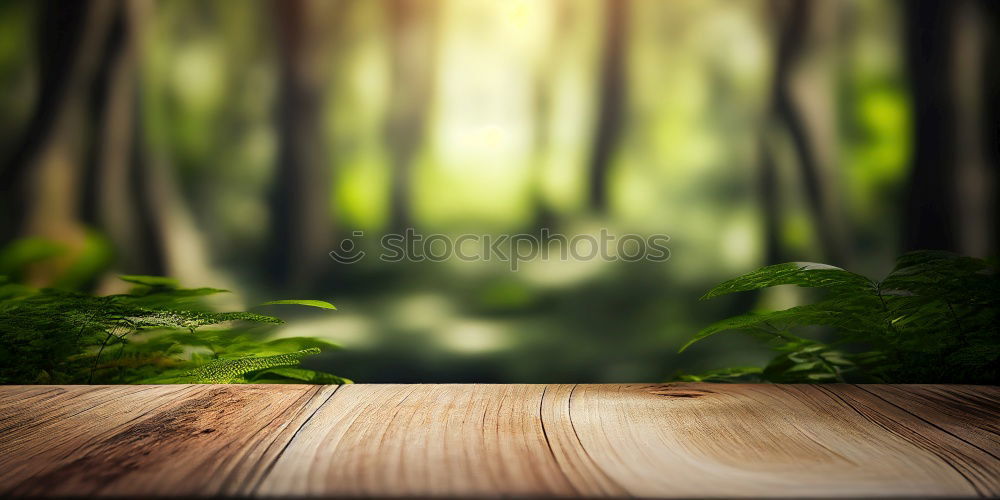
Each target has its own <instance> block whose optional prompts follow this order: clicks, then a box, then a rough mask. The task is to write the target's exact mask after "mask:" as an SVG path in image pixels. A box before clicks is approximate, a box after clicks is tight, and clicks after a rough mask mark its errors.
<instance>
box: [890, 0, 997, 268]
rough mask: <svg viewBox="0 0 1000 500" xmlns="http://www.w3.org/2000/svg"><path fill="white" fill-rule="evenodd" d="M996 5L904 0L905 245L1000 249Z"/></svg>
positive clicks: (981, 251)
mask: <svg viewBox="0 0 1000 500" xmlns="http://www.w3.org/2000/svg"><path fill="white" fill-rule="evenodd" d="M991 3H992V2H975V1H972V0H957V1H952V2H935V1H926V0H912V1H907V2H904V3H903V9H904V13H905V24H906V26H905V27H906V30H905V36H906V48H907V63H908V70H909V76H910V78H909V80H910V82H911V85H912V87H911V88H912V90H911V92H912V99H913V110H914V111H913V115H914V116H913V119H914V128H913V148H914V149H913V164H912V167H911V170H910V180H909V186H908V190H907V194H906V199H905V205H904V210H905V212H904V214H903V220H904V227H903V242H902V246H903V248H904V250H916V249H940V250H951V251H955V252H959V253H964V254H971V255H987V254H989V253H990V252H991V251H995V232H994V230H995V228H996V221H995V215H994V213H993V212H994V211H995V209H996V201H995V195H996V188H995V186H996V180H995V175H996V148H997V135H996V130H997V125H996V120H995V117H996V115H995V114H993V115H992V116H991V115H990V113H995V106H996V99H997V98H996V93H997V87H996V78H997V77H996V68H995V67H996V64H995V60H993V59H991V57H993V58H995V52H989V51H988V45H987V44H988V43H994V44H995V43H996V42H995V36H996V35H995V30H996V25H995V24H991V23H990V22H989V21H990V20H992V21H994V22H995V20H996V19H995V12H996V7H994V6H992V5H991ZM991 13H992V14H993V16H994V17H993V18H992V19H991V17H990V16H991ZM991 37H992V39H993V41H992V42H990V40H991ZM994 47H995V45H994ZM991 104H992V106H994V108H993V109H992V110H991V107H990V106H991Z"/></svg>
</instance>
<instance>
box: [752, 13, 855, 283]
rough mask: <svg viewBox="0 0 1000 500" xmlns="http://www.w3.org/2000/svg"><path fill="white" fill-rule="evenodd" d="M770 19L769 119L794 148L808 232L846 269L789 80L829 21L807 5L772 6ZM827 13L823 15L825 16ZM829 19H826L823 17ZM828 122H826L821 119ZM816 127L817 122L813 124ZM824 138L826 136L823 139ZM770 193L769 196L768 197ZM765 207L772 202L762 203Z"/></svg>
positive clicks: (810, 134) (811, 139)
mask: <svg viewBox="0 0 1000 500" xmlns="http://www.w3.org/2000/svg"><path fill="white" fill-rule="evenodd" d="M773 5H774V7H775V9H774V10H775V13H776V17H777V18H778V19H780V20H781V21H780V26H781V28H780V31H779V36H778V42H777V47H776V52H777V55H776V57H775V63H774V81H773V87H772V92H773V93H772V97H771V105H772V108H773V113H774V115H775V117H776V118H777V119H778V120H779V121H780V122H781V124H782V125H784V128H785V129H786V130H787V132H788V134H789V136H790V138H791V140H792V145H793V147H794V149H795V155H796V160H797V161H796V163H797V165H798V168H799V172H800V175H801V178H802V183H803V188H804V190H805V200H806V204H807V205H808V207H809V211H810V213H811V215H812V218H813V222H814V223H813V228H814V230H815V232H816V234H817V236H818V238H819V243H820V248H821V250H822V252H823V254H824V258H825V259H826V260H827V261H828V262H830V263H833V264H836V265H845V264H847V259H848V252H847V250H846V247H845V245H844V241H843V237H842V235H841V234H840V233H841V226H842V222H841V221H840V220H839V218H838V217H836V215H835V210H834V208H833V202H832V192H831V191H832V190H831V189H830V188H829V185H828V184H829V180H828V179H826V178H825V176H824V174H823V170H822V163H823V162H821V160H820V154H819V152H818V149H819V148H818V147H817V146H818V144H819V139H818V138H819V136H820V135H821V134H820V132H819V131H817V130H812V129H811V128H810V126H809V123H808V121H807V120H806V115H805V109H804V107H803V106H802V104H801V103H800V102H797V101H796V96H795V92H794V87H795V85H794V77H795V68H796V64H797V63H799V62H800V60H801V59H802V57H803V53H804V49H805V48H806V46H807V43H809V42H810V41H812V42H815V41H816V39H817V38H818V36H817V35H818V34H817V33H811V32H810V30H815V27H816V26H817V25H819V22H818V21H822V22H827V23H828V22H830V20H829V19H822V20H820V19H817V18H816V14H817V12H815V11H814V9H816V8H817V7H816V5H815V4H814V3H813V2H807V1H795V0H793V1H790V2H784V1H781V0H777V1H775V2H774V4H773ZM826 14H829V13H826ZM824 17H829V15H827V16H824ZM825 118H826V120H825V121H830V117H825ZM812 121H813V122H814V123H821V122H823V121H824V120H823V119H814V120H812ZM827 135H830V134H827ZM826 146H827V147H826V148H825V151H827V152H831V151H833V149H835V148H834V146H833V145H832V144H827V145H826ZM772 194H773V193H772ZM767 203H774V202H773V201H767Z"/></svg>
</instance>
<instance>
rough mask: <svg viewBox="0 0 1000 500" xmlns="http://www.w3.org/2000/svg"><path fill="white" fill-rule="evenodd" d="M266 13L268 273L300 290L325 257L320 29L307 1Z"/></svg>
mask: <svg viewBox="0 0 1000 500" xmlns="http://www.w3.org/2000/svg"><path fill="white" fill-rule="evenodd" d="M273 7H274V14H275V22H276V23H277V32H278V40H279V54H280V61H279V64H280V77H279V78H280V89H279V104H278V128H279V132H278V134H279V153H278V168H277V170H276V178H275V182H274V184H275V189H274V192H273V196H272V217H273V219H272V225H273V226H272V233H271V234H273V242H274V243H273V245H272V249H271V256H272V266H271V271H272V273H273V278H274V281H275V283H276V284H277V285H279V286H285V287H289V288H296V289H299V288H302V287H306V286H309V285H310V284H313V283H315V280H316V278H317V276H318V274H319V272H320V271H321V270H322V269H323V266H324V265H326V264H327V263H328V262H329V258H328V257H327V252H329V251H330V250H331V247H330V241H331V235H332V231H333V220H332V217H331V203H330V170H331V169H330V166H329V164H328V161H327V157H326V156H325V151H324V150H323V144H324V142H325V141H324V140H323V137H322V133H321V130H322V129H321V116H322V115H321V113H322V110H323V91H324V90H325V89H324V83H325V75H324V74H323V69H324V68H326V66H325V65H323V64H320V61H319V60H318V59H319V56H321V48H322V47H321V43H320V36H319V35H320V32H321V30H322V26H320V23H319V22H318V21H317V20H316V19H315V18H314V17H315V16H314V10H315V8H316V6H315V5H314V4H313V1H312V0H276V1H275V2H274V3H273Z"/></svg>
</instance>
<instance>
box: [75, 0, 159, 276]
mask: <svg viewBox="0 0 1000 500" xmlns="http://www.w3.org/2000/svg"><path fill="white" fill-rule="evenodd" d="M149 7H150V6H149V5H148V2H142V1H135V0H132V1H118V2H116V3H115V6H114V12H113V18H112V23H111V29H110V32H109V35H108V40H107V41H106V44H105V49H104V56H103V61H102V65H101V70H100V71H99V73H98V76H97V79H96V82H95V92H94V94H95V97H96V99H95V100H96V103H97V106H96V107H97V109H96V116H95V120H93V121H94V123H96V124H98V125H99V130H98V137H97V141H96V147H95V149H94V154H93V155H92V164H91V168H90V170H91V171H90V172H89V174H90V175H88V176H87V177H88V178H87V179H86V181H87V182H88V184H89V189H88V193H87V194H86V195H85V196H84V199H83V203H84V214H85V216H86V217H87V219H88V220H89V222H91V223H92V224H93V225H95V226H96V227H99V228H100V229H101V230H102V231H103V232H104V233H105V234H106V235H107V236H108V238H109V239H110V240H111V243H112V244H113V246H114V248H115V250H116V252H117V267H118V268H119V269H120V270H122V271H125V272H129V273H146V274H164V273H165V272H166V268H165V256H164V249H163V244H162V234H161V231H162V227H161V226H162V222H161V220H160V219H161V216H162V211H161V210H162V209H163V208H165V207H159V206H155V203H156V202H155V201H154V200H159V201H160V202H162V201H163V200H162V197H157V196H153V195H152V192H153V191H156V190H159V189H162V188H163V186H162V185H161V184H158V183H157V184H154V183H151V182H149V179H148V177H149V172H148V169H149V165H148V158H147V157H146V155H145V154H144V147H143V143H144V141H143V137H142V127H141V124H142V120H141V119H140V112H139V111H140V110H139V106H138V101H139V75H138V65H139V49H140V46H141V43H140V42H141V40H140V39H141V33H142V31H143V30H142V28H143V26H144V24H145V18H146V15H147V10H148V8H149Z"/></svg>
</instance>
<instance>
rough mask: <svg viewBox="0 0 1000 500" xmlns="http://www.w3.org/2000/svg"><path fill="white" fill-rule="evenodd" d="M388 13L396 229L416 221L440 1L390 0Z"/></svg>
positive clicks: (392, 214)
mask: <svg viewBox="0 0 1000 500" xmlns="http://www.w3.org/2000/svg"><path fill="white" fill-rule="evenodd" d="M383 5H384V6H385V8H386V11H387V13H386V15H387V17H388V30H389V33H388V38H389V60H390V68H391V70H390V71H391V73H390V74H391V80H390V81H391V84H390V85H391V90H390V96H389V112H388V117H387V119H386V123H385V135H386V142H387V143H388V150H389V151H388V153H389V157H390V159H391V160H390V161H391V163H392V187H391V190H392V191H391V198H390V203H391V204H392V206H391V207H390V211H389V216H390V227H391V228H392V230H393V231H396V232H402V231H404V230H405V229H406V228H407V227H410V226H411V225H412V221H411V220H410V204H411V200H410V190H411V189H412V186H411V177H412V176H411V175H410V173H411V171H412V168H413V162H414V161H415V159H416V155H417V153H418V151H419V149H420V145H421V144H423V141H424V138H425V136H426V134H425V129H426V122H427V114H428V110H429V108H430V103H431V99H432V98H433V86H434V78H433V75H434V72H435V71H436V69H437V63H436V52H437V50H436V17H437V16H436V10H437V7H438V5H437V3H436V2H431V1H421V0H389V1H388V2H386V3H385V4H383Z"/></svg>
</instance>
